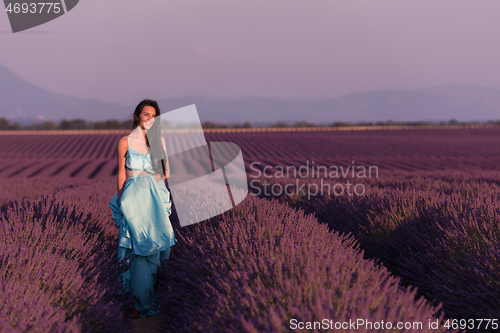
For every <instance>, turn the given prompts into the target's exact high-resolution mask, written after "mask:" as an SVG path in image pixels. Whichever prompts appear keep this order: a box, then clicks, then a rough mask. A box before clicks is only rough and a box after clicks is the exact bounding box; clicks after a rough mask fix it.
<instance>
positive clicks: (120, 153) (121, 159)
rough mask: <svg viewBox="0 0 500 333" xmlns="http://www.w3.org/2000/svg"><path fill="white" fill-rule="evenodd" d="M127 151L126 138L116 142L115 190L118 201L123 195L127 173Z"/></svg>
mask: <svg viewBox="0 0 500 333" xmlns="http://www.w3.org/2000/svg"><path fill="white" fill-rule="evenodd" d="M127 150H128V143H127V138H126V137H123V138H121V139H120V140H119V141H118V146H117V147H116V158H117V163H118V175H117V190H118V201H120V198H121V196H122V193H123V186H124V184H125V181H126V180H127V173H126V171H125V154H126V152H127Z"/></svg>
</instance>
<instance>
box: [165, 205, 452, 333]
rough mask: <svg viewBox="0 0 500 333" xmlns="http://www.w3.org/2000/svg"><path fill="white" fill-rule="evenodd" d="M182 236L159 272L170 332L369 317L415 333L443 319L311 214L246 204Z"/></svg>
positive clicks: (273, 328) (281, 328) (271, 328)
mask: <svg viewBox="0 0 500 333" xmlns="http://www.w3.org/2000/svg"><path fill="white" fill-rule="evenodd" d="M177 237H178V239H179V243H178V244H177V245H176V248H175V252H174V253H173V254H172V255H171V257H170V259H169V260H168V261H166V262H165V263H164V265H165V269H161V270H160V271H159V276H160V278H161V280H162V284H161V285H160V292H161V307H160V311H161V313H160V315H161V317H162V319H163V322H164V327H163V329H164V331H172V332H173V331H175V332H180V331H181V332H191V331H204V332H288V331H289V330H290V325H291V323H290V320H291V319H297V320H298V321H301V322H307V321H321V320H322V319H325V318H329V319H331V320H334V321H349V319H354V320H356V319H358V318H363V319H366V320H370V321H372V322H374V321H379V322H380V321H381V320H384V321H385V322H392V323H396V322H405V321H421V322H422V323H424V326H423V327H422V329H420V330H418V331H419V332H430V331H431V330H429V329H428V327H427V326H426V325H427V323H428V321H429V319H432V320H436V319H437V320H439V321H441V317H440V318H435V317H434V316H436V315H437V311H438V310H439V306H438V307H431V306H430V305H429V304H428V303H427V302H425V301H424V299H423V298H420V299H419V300H417V301H415V290H405V289H403V288H401V287H400V285H399V279H398V278H396V277H394V276H392V275H391V274H390V273H389V272H388V271H387V270H386V269H385V268H384V267H382V266H378V265H376V264H375V263H374V262H373V261H371V260H365V259H363V253H362V252H360V251H359V250H358V249H357V246H356V243H355V241H354V240H353V238H352V237H347V236H340V235H339V234H338V233H330V232H329V231H328V228H327V227H326V226H325V225H320V224H318V222H317V220H316V219H315V218H314V217H313V216H311V215H308V216H306V215H304V212H303V211H298V212H297V211H295V210H294V209H292V208H289V207H287V206H286V205H282V204H279V203H278V202H276V201H273V202H270V201H268V200H264V199H258V198H254V197H251V196H249V197H247V199H246V200H245V201H244V202H243V203H241V204H240V205H238V206H237V207H236V208H234V209H233V210H231V211H229V212H226V213H224V214H222V215H220V216H218V217H215V218H213V219H211V220H210V221H205V222H202V223H198V224H195V225H193V226H189V227H185V228H182V229H181V230H178V231H177ZM441 327H442V326H441ZM299 331H300V330H299ZM307 331H310V330H307ZM312 331H313V332H319V330H318V329H315V330H312ZM345 331H349V332H350V331H353V332H354V331H356V332H373V331H377V332H398V330H396V329H394V328H393V329H385V330H384V329H379V330H374V329H366V328H358V329H357V330H354V329H352V330H350V329H348V330H345ZM400 331H401V332H403V331H404V332H413V331H412V330H400ZM432 331H433V332H437V331H440V332H443V331H444V330H443V329H442V330H432ZM415 332H416V330H415Z"/></svg>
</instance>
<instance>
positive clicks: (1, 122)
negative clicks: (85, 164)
mask: <svg viewBox="0 0 500 333" xmlns="http://www.w3.org/2000/svg"><path fill="white" fill-rule="evenodd" d="M480 124H486V125H500V120H489V121H487V122H479V121H472V122H459V121H457V120H456V119H451V120H449V121H447V122H446V121H440V122H431V121H392V120H387V121H378V122H357V123H353V122H344V121H336V122H332V123H330V124H318V123H312V122H307V121H298V122H294V123H288V122H284V121H278V122H274V123H271V124H270V125H267V126H253V125H252V123H251V122H248V121H246V122H243V123H239V124H228V123H225V122H224V123H215V122H212V121H205V122H203V123H202V124H201V126H202V128H203V129H213V128H253V127H255V128H259V127H272V128H286V127H350V126H436V125H437V126H444V125H480ZM132 125H133V121H132V120H131V119H129V120H125V121H118V120H104V121H91V122H87V121H85V120H83V119H73V120H66V119H63V120H61V121H60V122H59V123H58V124H56V123H54V122H53V121H45V122H43V123H39V124H31V125H25V126H22V125H20V124H19V123H13V124H12V123H11V122H10V121H9V120H8V119H6V118H3V117H2V118H0V130H2V131H5V130H37V131H40V130H85V129H91V130H104V129H132Z"/></svg>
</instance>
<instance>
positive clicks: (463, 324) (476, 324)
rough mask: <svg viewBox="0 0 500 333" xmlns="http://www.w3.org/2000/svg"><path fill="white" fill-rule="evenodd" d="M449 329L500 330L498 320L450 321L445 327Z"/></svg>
mask: <svg viewBox="0 0 500 333" xmlns="http://www.w3.org/2000/svg"><path fill="white" fill-rule="evenodd" d="M443 326H444V327H446V328H447V329H457V328H460V329H463V330H464V329H470V330H473V329H477V330H479V329H488V328H490V329H494V330H496V329H498V319H460V320H458V319H451V320H450V319H448V320H446V322H445V323H444V325H443Z"/></svg>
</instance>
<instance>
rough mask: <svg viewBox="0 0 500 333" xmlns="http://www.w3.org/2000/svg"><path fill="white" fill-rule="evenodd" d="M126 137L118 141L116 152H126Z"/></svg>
mask: <svg viewBox="0 0 500 333" xmlns="http://www.w3.org/2000/svg"><path fill="white" fill-rule="evenodd" d="M127 141H128V140H127V137H126V136H124V137H122V138H120V140H118V147H117V148H118V150H127V149H128V142H127Z"/></svg>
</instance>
